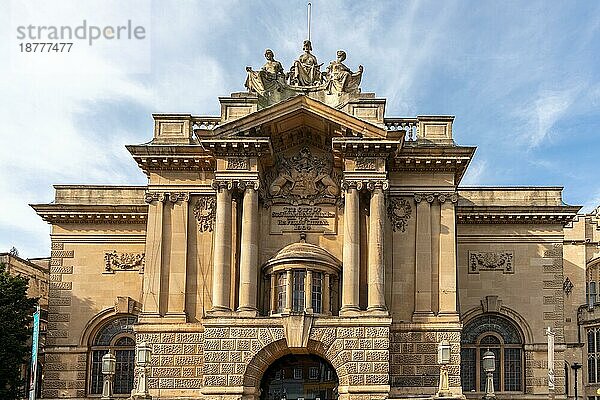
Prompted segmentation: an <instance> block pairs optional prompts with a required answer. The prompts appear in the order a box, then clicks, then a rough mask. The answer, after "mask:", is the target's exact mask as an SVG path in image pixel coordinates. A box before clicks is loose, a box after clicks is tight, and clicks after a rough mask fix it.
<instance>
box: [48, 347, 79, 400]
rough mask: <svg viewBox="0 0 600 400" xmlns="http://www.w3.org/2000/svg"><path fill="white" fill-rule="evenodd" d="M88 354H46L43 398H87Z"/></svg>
mask: <svg viewBox="0 0 600 400" xmlns="http://www.w3.org/2000/svg"><path fill="white" fill-rule="evenodd" d="M86 368H87V354H86V353H55V352H48V353H46V363H45V364H44V379H43V381H42V398H62V397H78V398H79V397H85V393H86V390H85V385H86Z"/></svg>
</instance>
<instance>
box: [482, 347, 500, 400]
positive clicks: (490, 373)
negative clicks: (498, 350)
mask: <svg viewBox="0 0 600 400" xmlns="http://www.w3.org/2000/svg"><path fill="white" fill-rule="evenodd" d="M481 365H482V367H483V370H484V371H485V373H486V375H487V377H486V380H485V395H484V396H483V399H485V400H489V399H495V398H496V394H495V393H494V371H495V370H496V355H495V354H494V353H493V352H491V351H489V350H488V351H486V352H485V353H483V357H482V359H481Z"/></svg>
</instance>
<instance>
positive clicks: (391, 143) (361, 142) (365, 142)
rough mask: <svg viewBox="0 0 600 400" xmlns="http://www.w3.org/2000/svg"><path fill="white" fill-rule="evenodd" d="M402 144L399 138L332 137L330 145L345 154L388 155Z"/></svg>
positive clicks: (362, 155) (363, 155)
mask: <svg viewBox="0 0 600 400" xmlns="http://www.w3.org/2000/svg"><path fill="white" fill-rule="evenodd" d="M401 146H402V141H401V140H386V139H365V138H359V139H357V138H342V137H337V138H332V139H331V147H332V148H333V150H334V151H339V152H341V153H342V154H344V155H345V156H351V157H352V156H355V157H358V156H361V157H365V156H367V157H378V156H379V157H388V156H389V155H390V154H392V153H394V152H396V151H398V149H399V148H400V147H401Z"/></svg>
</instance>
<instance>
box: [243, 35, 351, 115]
mask: <svg viewBox="0 0 600 400" xmlns="http://www.w3.org/2000/svg"><path fill="white" fill-rule="evenodd" d="M311 51H312V45H311V42H310V40H305V41H304V53H303V54H301V55H300V56H299V57H298V59H297V60H295V61H294V63H293V65H292V67H291V68H290V71H289V72H288V73H287V74H286V73H285V72H284V69H283V66H282V65H281V63H280V62H279V61H277V60H275V56H274V54H273V51H272V50H270V49H267V50H265V58H266V59H267V61H266V63H265V65H263V66H262V68H261V69H260V70H258V71H254V70H253V69H252V67H246V71H247V77H246V82H245V84H244V86H246V88H248V90H249V91H250V92H252V93H256V94H257V95H258V104H259V107H260V108H263V107H268V106H270V105H273V104H276V103H279V102H280V101H284V100H286V99H289V98H291V97H294V96H297V95H298V94H301V93H302V94H306V95H308V96H310V97H312V98H314V99H317V100H319V101H321V102H323V103H325V104H327V105H330V106H332V107H337V106H339V105H340V104H342V103H345V102H347V101H348V98H347V97H348V96H342V95H359V94H360V93H361V91H360V82H361V79H362V74H363V66H362V65H359V66H358V71H357V72H352V71H351V70H350V68H348V67H347V66H346V65H344V60H345V59H346V52H345V51H342V50H338V51H337V58H336V60H335V61H332V62H331V63H330V64H329V66H328V67H327V71H326V72H321V66H322V65H323V64H319V63H318V61H317V57H315V56H314V55H313V54H312V53H311Z"/></svg>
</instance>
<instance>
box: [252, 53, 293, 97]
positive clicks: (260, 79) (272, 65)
mask: <svg viewBox="0 0 600 400" xmlns="http://www.w3.org/2000/svg"><path fill="white" fill-rule="evenodd" d="M265 58H266V59H267V62H266V63H265V65H263V67H262V68H261V69H260V71H253V70H252V68H251V67H246V71H247V72H248V76H247V77H246V83H245V84H244V86H246V87H247V88H248V90H250V91H251V92H256V93H259V94H261V95H265V94H266V93H268V92H273V91H275V90H277V91H281V90H282V87H283V85H284V84H285V73H284V72H283V66H282V65H281V63H280V62H279V61H277V60H275V55H274V54H273V51H272V50H271V49H266V50H265Z"/></svg>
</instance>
